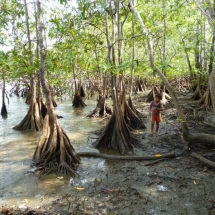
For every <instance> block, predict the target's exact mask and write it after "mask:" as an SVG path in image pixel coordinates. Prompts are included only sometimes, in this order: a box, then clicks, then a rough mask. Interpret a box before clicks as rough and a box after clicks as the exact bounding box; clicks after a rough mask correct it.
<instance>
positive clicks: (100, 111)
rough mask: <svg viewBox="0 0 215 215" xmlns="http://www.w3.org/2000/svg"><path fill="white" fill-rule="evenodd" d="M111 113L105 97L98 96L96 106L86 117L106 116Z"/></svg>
mask: <svg viewBox="0 0 215 215" xmlns="http://www.w3.org/2000/svg"><path fill="white" fill-rule="evenodd" d="M111 114H112V109H111V108H110V107H108V106H107V103H106V102H105V98H103V97H102V96H99V99H98V103H97V105H96V108H95V109H94V110H93V111H92V112H91V113H89V114H87V117H107V116H109V115H111Z"/></svg>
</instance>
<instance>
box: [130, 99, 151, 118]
mask: <svg viewBox="0 0 215 215" xmlns="http://www.w3.org/2000/svg"><path fill="white" fill-rule="evenodd" d="M128 106H129V107H130V108H131V110H132V111H133V112H134V113H135V114H136V115H137V117H138V118H147V116H145V115H143V114H142V113H140V112H139V111H138V110H137V109H136V108H135V107H134V105H133V102H132V99H131V97H130V96H129V99H128Z"/></svg>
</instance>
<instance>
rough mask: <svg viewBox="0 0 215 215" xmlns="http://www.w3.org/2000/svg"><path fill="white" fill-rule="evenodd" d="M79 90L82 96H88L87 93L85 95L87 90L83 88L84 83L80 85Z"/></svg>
mask: <svg viewBox="0 0 215 215" xmlns="http://www.w3.org/2000/svg"><path fill="white" fill-rule="evenodd" d="M79 91H80V96H81V97H85V96H86V95H85V92H84V88H83V86H82V85H81V86H80V89H79Z"/></svg>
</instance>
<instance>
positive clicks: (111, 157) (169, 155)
mask: <svg viewBox="0 0 215 215" xmlns="http://www.w3.org/2000/svg"><path fill="white" fill-rule="evenodd" d="M78 155H79V156H80V157H96V158H104V159H109V160H127V161H146V160H157V159H161V158H173V157H176V155H175V152H169V153H166V154H159V153H158V154H155V155H145V156H117V155H106V154H101V153H97V152H79V153H78Z"/></svg>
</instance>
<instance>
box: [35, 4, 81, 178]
mask: <svg viewBox="0 0 215 215" xmlns="http://www.w3.org/2000/svg"><path fill="white" fill-rule="evenodd" d="M37 6H38V16H39V46H40V79H41V84H42V89H43V93H44V95H45V98H46V106H47V114H46V116H45V119H44V126H43V134H42V136H41V138H40V140H39V143H38V146H37V148H36V151H35V153H34V157H33V160H34V165H35V166H36V167H37V169H38V170H39V171H40V173H42V174H47V173H50V172H60V173H63V174H72V175H73V174H75V172H74V170H75V169H76V168H77V165H78V164H80V158H79V156H78V155H77V154H76V152H75V150H74V148H73V147H72V145H71V143H70V140H69V138H68V136H67V134H66V133H65V132H64V130H63V129H62V127H61V126H60V124H59V122H58V119H57V116H56V113H55V109H54V106H53V102H52V101H53V100H52V95H51V91H50V88H49V86H48V84H47V82H46V78H45V49H44V46H43V29H44V25H43V23H42V20H41V8H40V2H39V1H37Z"/></svg>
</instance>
